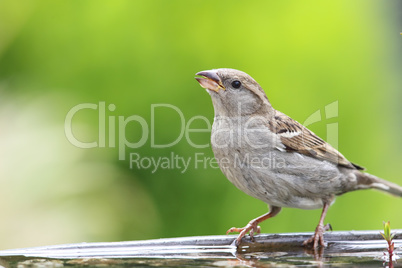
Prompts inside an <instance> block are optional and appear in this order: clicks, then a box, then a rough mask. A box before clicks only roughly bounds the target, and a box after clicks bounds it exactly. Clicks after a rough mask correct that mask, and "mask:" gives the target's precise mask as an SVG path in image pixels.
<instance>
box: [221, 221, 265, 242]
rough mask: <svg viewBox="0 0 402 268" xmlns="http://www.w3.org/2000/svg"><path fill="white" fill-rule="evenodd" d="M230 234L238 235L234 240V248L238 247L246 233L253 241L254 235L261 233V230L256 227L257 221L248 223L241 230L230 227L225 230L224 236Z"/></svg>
mask: <svg viewBox="0 0 402 268" xmlns="http://www.w3.org/2000/svg"><path fill="white" fill-rule="evenodd" d="M230 233H240V234H239V236H238V237H237V238H236V240H235V241H236V246H238V245H239V244H240V242H241V240H242V238H243V237H245V236H246V234H247V233H249V234H250V239H251V241H254V233H257V234H259V233H261V228H260V226H258V222H257V221H254V220H252V221H250V222H249V223H248V224H247V225H246V226H245V227H243V228H236V227H232V228H230V229H229V230H227V232H226V234H230Z"/></svg>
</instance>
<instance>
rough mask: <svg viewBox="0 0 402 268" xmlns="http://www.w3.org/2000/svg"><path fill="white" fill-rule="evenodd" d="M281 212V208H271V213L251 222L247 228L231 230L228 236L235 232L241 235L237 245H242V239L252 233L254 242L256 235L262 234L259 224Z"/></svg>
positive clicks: (237, 239)
mask: <svg viewBox="0 0 402 268" xmlns="http://www.w3.org/2000/svg"><path fill="white" fill-rule="evenodd" d="M280 211H281V208H280V207H275V206H271V208H270V211H269V212H268V213H267V214H264V215H262V216H260V217H258V218H255V219H253V220H251V221H250V222H249V223H248V224H247V225H246V226H245V227H243V228H236V227H232V228H230V229H229V230H228V231H227V232H226V234H230V233H233V232H237V233H240V234H239V236H238V237H237V238H236V240H235V241H236V245H239V244H240V241H241V239H242V238H243V237H244V236H245V235H246V234H247V233H248V232H250V238H251V240H253V238H254V233H258V234H259V233H260V232H261V229H260V226H258V224H260V222H263V221H265V220H267V219H269V218H272V217H274V216H275V215H277V214H278V213H279V212H280Z"/></svg>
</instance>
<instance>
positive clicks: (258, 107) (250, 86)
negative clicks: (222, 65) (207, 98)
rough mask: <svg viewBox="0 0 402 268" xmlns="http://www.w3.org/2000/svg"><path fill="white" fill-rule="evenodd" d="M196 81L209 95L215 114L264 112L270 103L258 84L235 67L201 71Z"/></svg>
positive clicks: (233, 114)
mask: <svg viewBox="0 0 402 268" xmlns="http://www.w3.org/2000/svg"><path fill="white" fill-rule="evenodd" d="M196 75H198V76H200V77H196V78H195V79H197V81H198V82H199V83H200V85H201V86H202V87H203V88H206V89H207V92H208V93H209V94H210V95H211V98H212V102H213V105H214V108H215V114H216V115H222V116H243V115H251V114H256V113H257V114H260V113H266V112H269V110H271V108H272V107H271V104H270V103H269V101H268V98H267V96H266V95H265V92H264V90H263V89H262V88H261V87H260V85H259V84H258V83H257V82H256V81H255V80H254V79H253V78H252V77H251V76H249V75H248V74H246V73H244V72H242V71H238V70H235V69H214V70H209V71H201V72H198V73H197V74H196Z"/></svg>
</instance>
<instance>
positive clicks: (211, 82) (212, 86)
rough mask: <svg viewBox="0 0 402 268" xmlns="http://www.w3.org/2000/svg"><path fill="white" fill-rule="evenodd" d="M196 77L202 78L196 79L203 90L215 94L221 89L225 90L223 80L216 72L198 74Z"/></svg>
mask: <svg viewBox="0 0 402 268" xmlns="http://www.w3.org/2000/svg"><path fill="white" fill-rule="evenodd" d="M196 75H199V76H202V77H196V78H195V79H197V81H198V83H200V85H201V86H202V87H203V88H206V89H209V90H212V91H215V92H218V91H219V90H220V89H223V90H225V86H224V85H223V84H222V80H221V78H220V77H219V76H218V74H217V73H216V71H215V70H210V71H202V72H198V73H196Z"/></svg>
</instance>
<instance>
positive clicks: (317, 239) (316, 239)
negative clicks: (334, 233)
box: [303, 203, 332, 248]
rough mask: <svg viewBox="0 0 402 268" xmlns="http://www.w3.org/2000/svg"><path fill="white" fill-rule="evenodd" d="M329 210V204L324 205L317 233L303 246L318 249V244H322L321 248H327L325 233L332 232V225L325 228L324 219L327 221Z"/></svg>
mask: <svg viewBox="0 0 402 268" xmlns="http://www.w3.org/2000/svg"><path fill="white" fill-rule="evenodd" d="M328 208H329V204H328V203H324V207H323V209H322V213H321V217H320V221H319V223H318V225H317V227H316V228H315V232H314V234H313V236H312V237H310V238H309V239H307V240H306V241H304V242H303V246H313V248H317V247H318V243H320V246H322V247H325V243H324V232H325V231H328V230H332V227H331V225H329V224H327V225H325V226H324V219H325V215H326V214H327V211H328Z"/></svg>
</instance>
